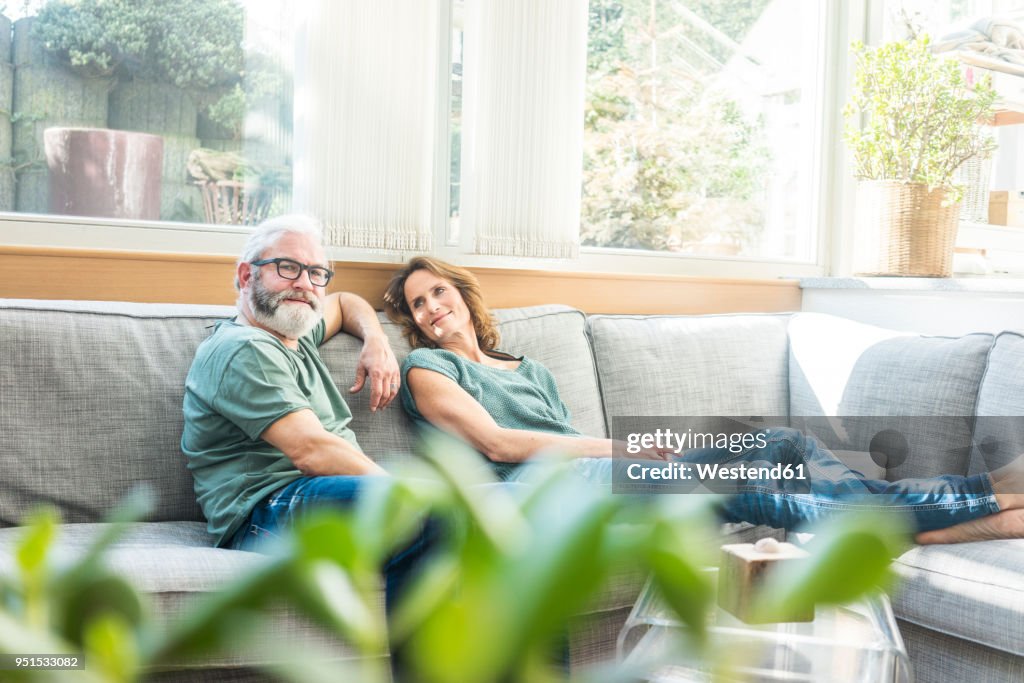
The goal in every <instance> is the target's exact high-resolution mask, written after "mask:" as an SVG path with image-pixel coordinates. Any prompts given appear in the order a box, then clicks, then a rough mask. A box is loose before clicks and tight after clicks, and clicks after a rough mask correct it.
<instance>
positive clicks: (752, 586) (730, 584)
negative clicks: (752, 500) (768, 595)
mask: <svg viewBox="0 0 1024 683" xmlns="http://www.w3.org/2000/svg"><path fill="white" fill-rule="evenodd" d="M806 557H808V553H807V551H806V550H804V549H803V548H798V547H797V546H795V545H793V544H792V543H779V542H777V541H775V539H771V538H766V539H762V540H761V541H758V542H757V543H756V544H755V543H736V544H732V545H724V546H722V562H721V565H720V566H719V569H718V606H719V607H721V608H722V609H724V610H725V611H727V612H729V613H730V614H732V615H733V616H734V617H736V618H737V619H739V620H741V621H744V622H746V623H748V624H764V623H772V622H779V621H814V608H813V607H812V608H811V609H810V610H808V611H805V612H800V613H795V614H792V613H786V614H781V613H778V614H764V613H762V614H754V610H753V608H754V599H755V597H756V595H757V591H758V589H759V588H760V586H761V585H762V584H763V583H764V579H765V576H766V575H767V574H768V573H770V572H772V571H786V565H787V564H792V563H794V562H800V561H802V560H803V559H804V558H806Z"/></svg>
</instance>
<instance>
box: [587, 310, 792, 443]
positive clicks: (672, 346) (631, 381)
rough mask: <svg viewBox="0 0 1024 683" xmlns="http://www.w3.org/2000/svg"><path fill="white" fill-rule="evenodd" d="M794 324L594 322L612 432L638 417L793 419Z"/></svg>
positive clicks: (776, 318)
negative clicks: (789, 327) (789, 333)
mask: <svg viewBox="0 0 1024 683" xmlns="http://www.w3.org/2000/svg"><path fill="white" fill-rule="evenodd" d="M788 318H789V316H788V315H777V314H766V315H761V314H743V315H702V316H669V315H664V316H662V315H657V316H626V315H594V316H591V317H590V318H589V320H588V328H587V329H588V333H589V335H590V340H591V344H592V346H593V349H594V357H595V359H596V361H597V372H598V377H599V378H600V382H601V393H602V396H603V399H604V410H605V419H606V421H607V422H608V424H609V428H611V426H612V423H613V420H614V419H616V418H619V419H623V418H625V419H626V422H625V423H628V422H629V420H628V418H630V417H634V416H648V417H650V416H669V417H697V416H722V417H743V416H765V417H775V418H778V419H782V420H785V418H786V416H787V415H788V412H789V386H788V373H787V369H786V363H787V358H788V355H787V349H788V341H787V339H786V322H787V320H788ZM625 423H623V424H625ZM695 426H699V425H695Z"/></svg>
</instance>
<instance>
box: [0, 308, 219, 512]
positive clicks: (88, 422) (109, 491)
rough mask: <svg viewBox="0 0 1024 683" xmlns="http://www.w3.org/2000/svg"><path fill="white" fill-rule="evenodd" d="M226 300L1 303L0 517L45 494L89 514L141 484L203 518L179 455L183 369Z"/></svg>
mask: <svg viewBox="0 0 1024 683" xmlns="http://www.w3.org/2000/svg"><path fill="white" fill-rule="evenodd" d="M232 314H233V309H232V308H229V307H226V306H194V305H189V306H178V305H171V304H131V303H108V302H87V301H14V300H0V397H2V401H3V409H2V410H0V434H3V435H4V436H3V438H4V465H3V476H2V477H0V526H8V525H11V524H16V523H17V522H18V520H19V519H20V518H21V517H22V515H23V514H25V512H26V511H28V510H29V509H30V508H31V507H32V506H33V505H35V504H38V503H40V502H46V503H51V504H53V505H55V506H56V507H57V508H58V509H59V511H60V512H61V514H62V516H63V519H64V520H65V521H70V522H87V521H97V520H99V519H101V518H102V517H103V516H104V513H105V512H106V511H107V510H108V509H109V508H110V506H111V505H113V504H114V503H115V502H117V501H118V500H119V499H120V498H122V497H123V496H124V495H125V494H126V493H127V492H128V491H129V490H130V489H131V488H132V487H133V486H134V485H135V484H137V483H138V482H148V483H149V484H150V485H151V486H152V489H153V490H154V491H155V492H156V493H157V495H158V499H157V501H156V507H155V510H154V514H153V519H154V520H155V521H166V520H194V521H199V520H202V519H203V517H202V513H201V512H200V510H199V507H198V506H197V505H196V501H195V494H194V493H193V489H192V477H191V475H190V474H189V473H188V470H187V469H186V468H185V457H184V456H183V455H182V453H181V449H180V441H181V429H182V413H181V402H182V395H183V393H184V382H185V375H186V374H187V372H188V368H189V365H190V364H191V363H192V356H193V354H194V353H195V349H196V346H198V344H199V342H201V341H202V340H203V339H204V338H205V337H206V336H207V334H209V330H208V328H209V327H210V326H211V325H212V324H213V323H214V322H215V321H216V320H218V319H221V318H224V317H227V316H230V315H232Z"/></svg>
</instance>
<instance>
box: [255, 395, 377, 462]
mask: <svg viewBox="0 0 1024 683" xmlns="http://www.w3.org/2000/svg"><path fill="white" fill-rule="evenodd" d="M260 438H262V439H263V440H264V441H266V442H267V443H269V444H270V445H272V446H274V447H275V448H278V449H280V450H281V452H283V453H284V454H285V455H287V456H288V458H289V459H290V460H291V461H292V463H294V464H295V467H297V468H298V470H299V471H300V472H302V473H303V474H304V475H306V476H324V475H331V474H387V472H385V471H384V470H383V469H382V468H381V467H380V466H379V465H378V464H377V463H375V462H374V461H373V460H370V458H368V457H366V455H365V454H363V453H360V452H359V450H357V449H356V448H355V447H354V446H353V445H352V444H350V443H349V442H348V441H345V439H343V438H341V437H340V436H338V435H337V434H332V433H331V432H329V431H327V430H326V429H324V427H323V425H322V424H320V420H319V419H317V416H316V415H315V414H314V413H313V411H312V410H309V409H304V410H297V411H295V412H293V413H288V414H287V415H285V416H284V417H282V418H280V419H278V420H277V421H275V422H274V423H273V424H272V425H270V426H269V427H267V428H266V429H265V430H264V431H263V433H262V434H261V435H260Z"/></svg>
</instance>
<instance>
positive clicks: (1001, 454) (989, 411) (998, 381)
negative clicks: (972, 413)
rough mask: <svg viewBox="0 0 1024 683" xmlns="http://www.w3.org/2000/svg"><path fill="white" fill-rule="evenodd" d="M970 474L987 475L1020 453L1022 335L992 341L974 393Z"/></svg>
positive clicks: (1023, 431)
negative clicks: (985, 472) (975, 402)
mask: <svg viewBox="0 0 1024 683" xmlns="http://www.w3.org/2000/svg"><path fill="white" fill-rule="evenodd" d="M977 414H978V418H977V424H976V425H975V431H974V451H973V452H972V456H973V457H972V459H971V473H972V474H973V473H975V472H980V471H991V470H993V469H996V468H998V467H1002V466H1003V465H1005V464H1007V463H1009V462H1010V461H1012V460H1013V459H1015V458H1016V457H1017V456H1018V455H1020V454H1021V453H1024V333H1021V332H1003V333H1001V334H1000V335H999V336H997V337H996V340H995V344H994V345H993V346H992V353H991V354H990V355H989V359H988V366H987V367H986V369H985V376H984V378H983V379H982V381H981V389H980V391H979V393H978V410H977Z"/></svg>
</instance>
